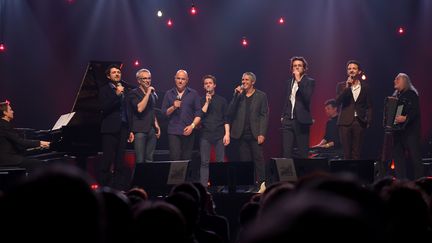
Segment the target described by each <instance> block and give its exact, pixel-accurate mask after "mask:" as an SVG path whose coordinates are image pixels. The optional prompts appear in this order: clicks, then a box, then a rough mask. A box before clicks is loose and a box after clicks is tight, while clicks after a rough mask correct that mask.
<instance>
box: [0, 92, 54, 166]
mask: <svg viewBox="0 0 432 243" xmlns="http://www.w3.org/2000/svg"><path fill="white" fill-rule="evenodd" d="M0 112H1V119H0V166H1V167H20V168H25V169H27V171H28V172H32V171H34V170H35V169H37V168H39V167H42V166H43V165H44V163H43V161H40V160H36V159H29V158H26V157H25V156H24V153H25V151H26V149H28V148H49V146H50V142H47V141H39V140H30V139H24V138H22V137H21V136H20V135H19V133H18V132H17V131H16V130H15V129H14V128H13V126H12V124H11V121H12V120H13V118H14V111H13V110H12V107H11V105H10V103H9V101H5V102H1V103H0Z"/></svg>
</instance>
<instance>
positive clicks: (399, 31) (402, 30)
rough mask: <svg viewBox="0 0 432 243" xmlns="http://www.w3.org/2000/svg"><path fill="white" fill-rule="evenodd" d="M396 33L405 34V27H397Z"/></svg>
mask: <svg viewBox="0 0 432 243" xmlns="http://www.w3.org/2000/svg"><path fill="white" fill-rule="evenodd" d="M398 34H399V35H403V34H405V29H404V28H403V27H399V29H398Z"/></svg>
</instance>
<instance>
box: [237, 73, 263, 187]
mask: <svg viewBox="0 0 432 243" xmlns="http://www.w3.org/2000/svg"><path fill="white" fill-rule="evenodd" d="M255 82H256V76H255V74H254V73H252V72H245V73H244V74H243V76H242V85H241V86H237V88H236V89H235V91H234V92H235V93H234V97H233V99H232V100H231V102H230V104H229V106H228V114H229V117H230V118H231V119H232V123H231V137H232V138H234V139H237V140H238V143H239V154H240V160H241V161H254V163H255V176H256V179H257V181H256V182H257V184H256V185H257V186H258V185H260V184H261V183H262V182H264V181H265V164H264V155H263V143H264V141H265V136H266V133H267V127H268V120H269V108H268V101H267V95H266V94H265V93H264V92H262V91H261V90H258V89H256V88H255Z"/></svg>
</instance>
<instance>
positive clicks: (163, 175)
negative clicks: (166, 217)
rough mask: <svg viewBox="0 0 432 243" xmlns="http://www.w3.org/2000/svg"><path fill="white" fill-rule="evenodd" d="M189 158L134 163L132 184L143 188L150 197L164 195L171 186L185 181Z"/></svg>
mask: <svg viewBox="0 0 432 243" xmlns="http://www.w3.org/2000/svg"><path fill="white" fill-rule="evenodd" d="M188 168H189V160H178V161H154V162H146V163H139V164H136V167H135V172H134V176H133V180H132V186H138V187H141V188H144V190H146V191H147V193H148V194H149V196H150V197H157V196H165V195H167V194H168V193H169V192H170V190H171V188H172V187H173V186H174V185H176V184H180V183H183V182H185V181H187V178H188V176H189V174H190V170H189V169H188Z"/></svg>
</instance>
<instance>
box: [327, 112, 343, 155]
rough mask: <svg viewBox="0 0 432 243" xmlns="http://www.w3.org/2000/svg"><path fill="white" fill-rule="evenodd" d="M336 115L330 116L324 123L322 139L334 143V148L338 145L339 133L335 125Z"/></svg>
mask: <svg viewBox="0 0 432 243" xmlns="http://www.w3.org/2000/svg"><path fill="white" fill-rule="evenodd" d="M337 119H338V116H335V117H333V118H330V119H329V120H328V121H327V123H326V130H325V135H324V139H325V140H326V141H327V143H328V142H333V143H334V148H339V147H340V141H339V133H338V127H337V125H336V123H337Z"/></svg>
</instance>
